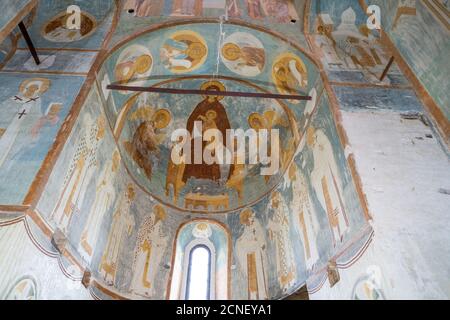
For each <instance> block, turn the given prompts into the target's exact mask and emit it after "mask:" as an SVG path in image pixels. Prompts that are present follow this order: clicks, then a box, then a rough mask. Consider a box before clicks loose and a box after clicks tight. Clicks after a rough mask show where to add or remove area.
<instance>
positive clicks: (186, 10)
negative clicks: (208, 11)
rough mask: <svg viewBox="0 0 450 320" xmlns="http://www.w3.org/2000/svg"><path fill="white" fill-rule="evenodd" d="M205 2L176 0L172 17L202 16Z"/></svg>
mask: <svg viewBox="0 0 450 320" xmlns="http://www.w3.org/2000/svg"><path fill="white" fill-rule="evenodd" d="M202 11H203V0H174V2H173V8H172V16H197V17H198V16H201V15H202Z"/></svg>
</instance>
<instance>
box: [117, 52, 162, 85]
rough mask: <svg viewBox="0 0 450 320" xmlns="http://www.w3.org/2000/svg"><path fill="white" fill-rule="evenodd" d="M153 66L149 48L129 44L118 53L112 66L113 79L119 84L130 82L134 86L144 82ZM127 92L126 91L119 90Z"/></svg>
mask: <svg viewBox="0 0 450 320" xmlns="http://www.w3.org/2000/svg"><path fill="white" fill-rule="evenodd" d="M152 68H153V57H152V54H151V53H150V50H149V49H148V48H146V47H144V46H141V45H137V44H135V45H131V46H129V47H127V48H126V49H125V50H123V51H122V53H121V54H120V55H119V58H118V60H117V63H116V66H115V68H114V77H115V80H116V81H118V82H120V83H121V84H126V83H129V82H132V83H133V85H135V86H142V85H144V84H145V81H146V77H148V76H149V75H150V74H151V72H152ZM119 92H120V93H122V94H127V93H128V92H127V91H119Z"/></svg>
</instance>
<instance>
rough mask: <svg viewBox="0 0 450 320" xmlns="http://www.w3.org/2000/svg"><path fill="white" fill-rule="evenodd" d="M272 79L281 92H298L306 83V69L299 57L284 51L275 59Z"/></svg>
mask: <svg viewBox="0 0 450 320" xmlns="http://www.w3.org/2000/svg"><path fill="white" fill-rule="evenodd" d="M272 79H273V82H274V84H275V86H276V87H277V90H278V91H279V92H280V93H281V94H299V90H301V89H305V88H306V86H307V85H308V71H307V69H306V66H305V63H304V62H303V61H302V59H301V58H300V57H298V56H297V55H295V54H292V53H289V52H286V53H283V54H281V55H279V56H278V57H277V58H276V59H275V62H274V64H273V66H272ZM292 103H300V101H296V102H294V101H292Z"/></svg>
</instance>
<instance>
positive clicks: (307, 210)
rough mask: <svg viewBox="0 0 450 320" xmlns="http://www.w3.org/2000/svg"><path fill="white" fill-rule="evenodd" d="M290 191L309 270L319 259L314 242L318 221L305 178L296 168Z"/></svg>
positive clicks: (292, 208)
mask: <svg viewBox="0 0 450 320" xmlns="http://www.w3.org/2000/svg"><path fill="white" fill-rule="evenodd" d="M292 193H293V195H294V197H293V200H292V204H291V210H292V212H293V213H294V215H295V218H296V219H297V221H298V223H297V224H296V226H298V231H300V234H301V236H302V243H303V248H304V251H305V261H306V268H307V269H308V270H311V269H312V268H313V266H314V264H315V263H316V262H317V261H318V260H319V252H318V250H317V244H316V241H317V240H316V239H317V233H318V231H319V222H318V221H317V216H316V213H315V211H314V207H313V205H312V203H311V198H310V196H309V193H308V185H307V183H306V178H305V176H304V174H303V173H302V172H300V171H299V170H298V168H297V170H296V172H295V178H294V181H292Z"/></svg>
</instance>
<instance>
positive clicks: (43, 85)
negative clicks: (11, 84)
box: [19, 78, 51, 94]
mask: <svg viewBox="0 0 450 320" xmlns="http://www.w3.org/2000/svg"><path fill="white" fill-rule="evenodd" d="M31 82H41V85H40V87H39V93H40V94H43V93H45V92H46V91H47V90H48V89H49V88H50V83H51V81H50V80H49V79H46V78H31V79H27V80H25V81H23V82H22V83H21V84H20V86H19V91H20V92H22V93H23V92H24V90H25V88H26V87H27V86H28V85H29V84H30V83H31Z"/></svg>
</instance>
